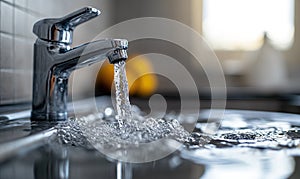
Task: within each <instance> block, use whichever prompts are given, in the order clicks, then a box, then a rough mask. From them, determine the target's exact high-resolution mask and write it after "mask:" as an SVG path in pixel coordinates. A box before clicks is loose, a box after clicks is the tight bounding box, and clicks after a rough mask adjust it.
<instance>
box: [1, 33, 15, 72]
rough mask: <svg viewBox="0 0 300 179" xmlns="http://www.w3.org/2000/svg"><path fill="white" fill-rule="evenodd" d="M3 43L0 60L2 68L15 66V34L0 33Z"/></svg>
mask: <svg viewBox="0 0 300 179" xmlns="http://www.w3.org/2000/svg"><path fill="white" fill-rule="evenodd" d="M0 39H1V45H0V60H1V63H0V64H1V69H12V68H14V58H13V50H14V48H13V36H12V35H7V34H3V33H0Z"/></svg>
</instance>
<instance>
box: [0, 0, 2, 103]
mask: <svg viewBox="0 0 300 179" xmlns="http://www.w3.org/2000/svg"><path fill="white" fill-rule="evenodd" d="M1 6H2V1H0V30H2V27H1V20H2V18H1ZM1 49H2V43H1V34H0V55H1V54H2V52H1V51H2V50H1ZM2 60H3V59H1V56H0V69H1V61H2ZM1 80H2V72H1V71H0V84H2V83H1ZM2 95H3V92H2V93H1V91H0V104H2Z"/></svg>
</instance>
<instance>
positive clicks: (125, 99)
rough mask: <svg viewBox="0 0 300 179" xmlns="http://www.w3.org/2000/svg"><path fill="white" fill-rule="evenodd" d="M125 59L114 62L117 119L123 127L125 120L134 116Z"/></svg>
mask: <svg viewBox="0 0 300 179" xmlns="http://www.w3.org/2000/svg"><path fill="white" fill-rule="evenodd" d="M125 64H126V62H125V61H122V60H121V61H119V62H117V63H115V64H114V69H115V74H114V81H115V90H116V108H117V116H116V118H117V120H118V122H119V126H120V127H122V126H123V123H124V122H127V121H130V120H131V118H132V112H131V105H130V102H129V96H128V95H129V91H128V82H127V77H126V70H125Z"/></svg>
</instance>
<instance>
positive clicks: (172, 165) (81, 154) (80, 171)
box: [0, 98, 300, 179]
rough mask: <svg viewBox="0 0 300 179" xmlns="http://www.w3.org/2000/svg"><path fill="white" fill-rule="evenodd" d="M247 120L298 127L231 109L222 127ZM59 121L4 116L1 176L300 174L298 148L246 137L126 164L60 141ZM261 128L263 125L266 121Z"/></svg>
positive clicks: (276, 116) (294, 121) (281, 116)
mask: <svg viewBox="0 0 300 179" xmlns="http://www.w3.org/2000/svg"><path fill="white" fill-rule="evenodd" d="M99 101H100V102H99ZM79 103H81V104H82V106H83V108H82V111H84V108H86V109H87V110H88V109H89V107H88V106H87V105H86V103H85V101H81V102H79ZM97 104H98V105H99V104H102V105H104V106H109V105H111V104H110V102H109V101H107V99H103V98H101V99H99V100H97ZM69 109H71V108H69ZM210 112H211V111H210V110H203V111H201V113H200V116H199V119H198V123H197V124H196V128H195V131H197V130H198V129H199V130H200V128H201V127H200V128H199V125H200V124H201V123H203V121H206V120H207V118H208V116H209V113H210ZM196 116H197V115H196ZM228 120H233V121H234V123H228ZM243 120H245V121H249V123H253V124H256V123H257V122H259V121H263V120H264V121H268V122H270V123H268V124H272V125H281V126H282V129H283V130H284V127H286V125H285V124H287V123H288V124H289V127H290V128H293V127H294V126H300V125H299V124H300V115H295V114H286V113H273V112H258V111H239V110H227V111H225V114H224V116H223V119H222V121H223V126H221V128H220V129H221V130H224V131H225V130H229V128H235V129H236V131H238V130H242V129H244V128H245V125H247V123H243ZM233 124H234V125H233ZM56 125H57V123H45V122H44V123H38V122H34V123H32V122H31V121H30V119H29V112H28V111H23V112H19V113H10V114H5V115H2V117H1V118H0V178H95V177H101V178H125V179H129V178H144V179H147V178H149V179H150V178H166V177H168V178H175V179H176V178H187V179H192V178H219V177H225V178H226V177H227V178H247V177H248V178H262V177H265V178H288V177H290V178H299V177H300V172H299V171H300V158H299V155H300V149H299V146H296V147H290V148H289V147H282V148H263V147H261V146H259V147H257V146H253V145H251V142H253V140H252V139H253V138H251V141H250V140H249V141H246V142H245V141H243V140H242V139H244V140H248V139H246V138H237V137H236V136H235V138H228V136H227V138H224V139H226V140H224V141H218V140H217V139H216V140H215V142H216V143H213V142H210V143H207V144H205V146H204V147H199V145H197V147H196V148H187V147H182V148H179V149H178V150H177V151H175V152H173V153H172V154H170V155H168V156H166V157H164V158H162V159H158V160H156V161H153V162H148V163H123V162H119V161H116V160H114V159H111V158H109V157H107V156H106V155H104V154H102V153H101V152H99V151H98V150H96V149H94V148H92V147H84V146H72V145H66V144H61V143H59V142H58V140H57V138H58V135H57V128H56V127H55V126H56ZM243 126H244V127H243ZM222 127H223V128H222ZM260 127H262V128H263V125H260ZM293 129H294V128H293ZM268 130H269V128H268ZM223 134H224V133H222V135H223ZM290 136H292V137H294V138H295V139H296V140H298V138H300V134H299V136H298V133H297V132H296V131H295V132H294V133H292V134H291V135H290ZM201 137H203V136H201ZM204 137H205V136H204ZM229 137H230V136H229ZM240 137H241V136H240ZM242 137H243V136H242ZM250 137H251V136H250ZM202 139H205V138H201V140H202ZM198 142H199V141H198ZM237 143H239V144H237ZM246 144H247V145H246ZM262 144H265V143H262ZM222 145H223V146H222ZM279 164H280V165H279Z"/></svg>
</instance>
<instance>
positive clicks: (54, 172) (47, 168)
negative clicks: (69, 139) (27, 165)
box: [34, 147, 69, 179]
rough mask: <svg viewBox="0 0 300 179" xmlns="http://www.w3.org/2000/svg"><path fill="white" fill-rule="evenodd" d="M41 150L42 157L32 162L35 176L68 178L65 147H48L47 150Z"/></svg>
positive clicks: (52, 178) (67, 160) (67, 161)
mask: <svg viewBox="0 0 300 179" xmlns="http://www.w3.org/2000/svg"><path fill="white" fill-rule="evenodd" d="M43 152H44V154H43V157H42V158H40V159H38V160H36V161H35V162H34V176H35V178H46V179H48V178H49V179H54V178H60V179H68V178H69V157H68V151H67V149H66V148H64V147H59V148H51V147H50V150H49V151H47V150H46V151H43Z"/></svg>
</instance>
